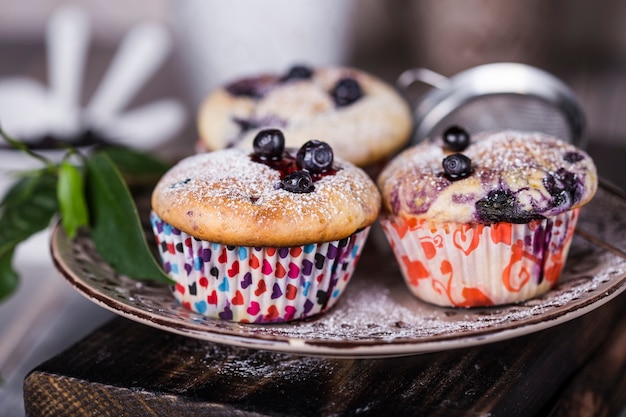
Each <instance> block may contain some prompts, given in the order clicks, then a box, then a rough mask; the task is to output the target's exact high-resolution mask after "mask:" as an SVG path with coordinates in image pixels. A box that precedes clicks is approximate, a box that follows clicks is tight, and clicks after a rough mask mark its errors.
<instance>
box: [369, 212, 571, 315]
mask: <svg viewBox="0 0 626 417" xmlns="http://www.w3.org/2000/svg"><path fill="white" fill-rule="evenodd" d="M579 211H580V209H575V210H570V211H568V212H565V213H562V214H559V215H557V216H554V217H551V218H546V219H543V220H537V221H533V222H531V223H527V224H513V223H495V224H492V225H483V224H459V223H433V222H428V221H425V220H410V221H407V220H403V219H400V218H396V217H391V216H388V217H383V218H381V225H382V226H383V230H384V231H385V235H386V236H387V238H388V239H389V242H390V244H391V247H392V249H393V252H394V255H395V256H396V259H397V260H398V263H399V264H400V269H401V271H402V274H403V276H404V279H405V281H406V284H407V286H408V287H409V289H410V290H411V291H412V292H413V294H415V296H416V297H418V298H419V299H421V300H424V301H426V302H429V303H432V304H436V305H439V306H453V307H478V306H491V305H502V304H509V303H515V302H520V301H524V300H527V299H529V298H532V297H535V296H537V295H539V294H542V293H545V292H546V291H548V290H549V289H550V288H552V287H553V286H554V285H555V284H556V282H557V280H558V277H559V275H560V273H561V269H562V268H563V265H564V264H565V260H566V259H567V254H568V252H569V247H570V244H571V241H572V237H573V235H574V229H575V227H576V222H577V220H578V214H579Z"/></svg>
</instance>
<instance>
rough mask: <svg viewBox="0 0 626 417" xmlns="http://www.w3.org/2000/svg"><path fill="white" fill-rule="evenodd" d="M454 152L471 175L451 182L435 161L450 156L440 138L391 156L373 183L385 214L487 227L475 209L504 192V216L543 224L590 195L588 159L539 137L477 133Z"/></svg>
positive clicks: (593, 182)
mask: <svg viewBox="0 0 626 417" xmlns="http://www.w3.org/2000/svg"><path fill="white" fill-rule="evenodd" d="M462 153H463V154H464V155H465V156H467V157H468V158H470V159H471V165H472V172H471V174H470V175H469V176H468V177H466V178H464V179H461V180H457V181H451V180H449V179H448V178H446V176H445V175H444V170H443V167H442V161H443V159H444V158H445V157H446V156H448V155H450V152H448V151H447V150H446V149H445V146H444V143H443V140H442V139H441V138H437V139H436V140H432V141H425V142H422V143H421V144H419V145H417V146H414V147H412V148H410V149H408V150H407V151H405V152H404V153H402V154H401V155H399V156H398V157H397V158H396V159H395V160H394V161H392V162H391V163H390V164H389V165H388V166H387V167H386V169H385V170H384V171H383V172H382V173H381V175H380V178H379V181H378V183H379V186H380V187H381V189H382V194H383V200H384V202H385V206H386V208H387V209H388V210H389V211H390V212H392V213H394V214H401V215H413V216H419V217H428V218H430V219H433V220H436V221H450V222H458V223H470V222H488V221H486V220H485V219H483V218H482V216H481V213H480V212H479V211H478V209H477V206H476V204H477V203H478V202H481V203H482V202H484V201H485V200H487V199H488V198H489V195H490V193H492V192H498V193H502V192H506V193H510V195H511V196H512V198H513V200H511V204H512V205H514V207H512V208H511V210H513V211H516V212H517V213H523V214H526V215H531V216H530V217H536V216H544V217H548V216H554V215H556V214H559V213H562V212H564V211H566V210H569V209H571V208H573V207H579V206H581V205H584V204H586V203H587V202H588V201H589V200H590V199H591V198H592V197H593V195H594V194H595V192H596V189H597V173H596V168H595V165H594V164H593V161H592V160H591V158H590V157H589V155H587V154H586V153H585V152H584V151H582V150H579V149H577V148H576V147H574V146H573V145H571V144H569V143H566V142H564V141H561V140H558V139H557V138H554V137H551V136H547V135H545V134H543V133H526V132H515V131H503V132H496V133H483V134H480V135H476V136H475V137H473V138H472V139H471V142H470V145H469V147H467V148H466V149H465V150H463V152H462ZM458 196H462V199H459V198H458ZM461 200H462V201H461ZM501 221H507V220H506V219H502V220H501Z"/></svg>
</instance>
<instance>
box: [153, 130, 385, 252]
mask: <svg viewBox="0 0 626 417" xmlns="http://www.w3.org/2000/svg"><path fill="white" fill-rule="evenodd" d="M314 143H317V144H319V142H317V141H314ZM281 151H282V150H281ZM299 164H300V165H301V162H300V161H298V149H295V148H285V150H284V151H282V152H281V154H280V156H279V157H278V158H275V159H269V158H265V157H264V156H259V155H257V154H256V153H255V152H252V151H250V150H244V149H237V148H233V149H225V150H219V151H214V152H208V153H203V154H197V155H194V156H191V157H188V158H186V159H184V160H182V161H180V162H179V163H178V164H177V165H175V166H174V167H173V168H171V169H170V170H169V171H168V172H167V173H166V174H165V175H164V176H163V177H162V178H161V180H160V181H159V183H158V184H157V186H156V188H155V190H154V191H153V194H152V208H153V210H154V211H155V212H156V214H157V215H159V216H160V217H161V218H162V219H163V220H164V221H166V222H167V223H169V224H171V225H173V226H175V227H176V228H178V229H180V230H182V231H184V232H187V233H189V234H191V235H193V236H195V237H197V238H199V239H202V240H207V241H211V242H218V243H222V244H227V245H237V246H278V247H280V246H299V245H304V244H308V243H317V242H326V241H332V240H339V239H343V238H346V237H348V236H350V235H351V234H353V233H354V232H356V231H358V230H360V229H363V228H365V227H367V226H369V225H371V224H372V223H373V222H374V221H375V220H376V218H377V216H378V212H379V209H380V194H379V193H378V190H377V188H376V185H375V184H374V183H373V181H372V180H371V179H370V178H369V176H368V175H367V174H366V173H365V172H364V171H363V170H361V169H360V168H357V167H356V166H354V165H353V164H351V163H349V162H346V161H343V160H341V159H338V158H334V159H332V156H331V166H330V167H328V168H326V169H324V170H322V171H321V172H313V171H312V172H311V173H309V172H308V171H307V172H305V173H303V172H304V171H306V170H305V169H302V168H301V167H300V166H299Z"/></svg>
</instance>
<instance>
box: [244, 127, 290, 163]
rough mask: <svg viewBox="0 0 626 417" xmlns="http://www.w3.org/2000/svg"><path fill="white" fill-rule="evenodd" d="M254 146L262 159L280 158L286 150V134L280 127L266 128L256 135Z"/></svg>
mask: <svg viewBox="0 0 626 417" xmlns="http://www.w3.org/2000/svg"><path fill="white" fill-rule="evenodd" d="M252 146H253V147H254V154H255V155H256V156H258V157H259V158H260V159H266V160H278V159H280V158H281V157H282V155H283V151H284V150H285V136H284V135H283V132H281V131H280V130H278V129H264V130H261V131H260V132H259V133H257V135H256V136H255V137H254V142H253V144H252Z"/></svg>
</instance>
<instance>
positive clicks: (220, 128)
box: [198, 66, 412, 167]
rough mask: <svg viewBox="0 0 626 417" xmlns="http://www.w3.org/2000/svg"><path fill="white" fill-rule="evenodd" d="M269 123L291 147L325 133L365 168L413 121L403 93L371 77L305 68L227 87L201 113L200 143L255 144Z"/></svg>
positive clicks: (210, 146)
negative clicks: (278, 130)
mask: <svg viewBox="0 0 626 417" xmlns="http://www.w3.org/2000/svg"><path fill="white" fill-rule="evenodd" d="M265 128H278V129H281V130H282V131H283V132H284V134H285V138H286V146H287V147H296V148H297V147H300V146H302V145H303V144H304V143H305V142H307V141H308V140H310V139H320V138H323V140H324V141H325V142H327V143H328V144H329V145H330V146H331V147H332V148H333V150H334V152H335V154H336V155H337V156H338V157H340V158H342V159H344V160H346V161H349V162H352V163H354V164H356V165H358V166H361V167H364V166H371V165H374V164H376V163H377V162H379V161H381V160H384V159H385V158H387V157H389V156H390V155H392V154H394V153H395V152H397V151H398V150H399V149H400V148H402V147H403V145H405V144H406V142H407V141H408V139H409V136H410V133H411V129H412V118H411V113H410V109H409V106H408V104H407V102H406V101H405V100H404V99H403V98H402V97H401V96H400V95H399V94H398V92H397V91H396V90H395V89H394V88H392V87H391V86H390V85H388V84H387V83H385V82H383V81H382V80H380V79H378V78H376V77H374V76H373V75H370V74H367V73H365V72H363V71H360V70H358V69H354V68H315V69H312V68H308V67H305V66H294V67H293V68H291V69H290V70H289V71H288V72H287V73H286V74H265V75H258V76H254V77H249V78H245V79H240V80H237V81H235V82H232V83H231V84H228V85H225V86H224V87H223V88H220V89H217V90H216V91H214V92H212V93H211V94H210V95H209V96H208V97H207V98H206V99H205V100H204V102H203V103H202V105H201V107H200V110H199V114H198V131H199V134H200V143H201V145H202V146H203V147H204V148H205V149H207V150H216V149H223V148H229V147H244V148H248V149H249V148H251V147H252V141H253V139H254V137H255V136H256V134H257V133H258V132H259V130H261V129H265Z"/></svg>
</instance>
